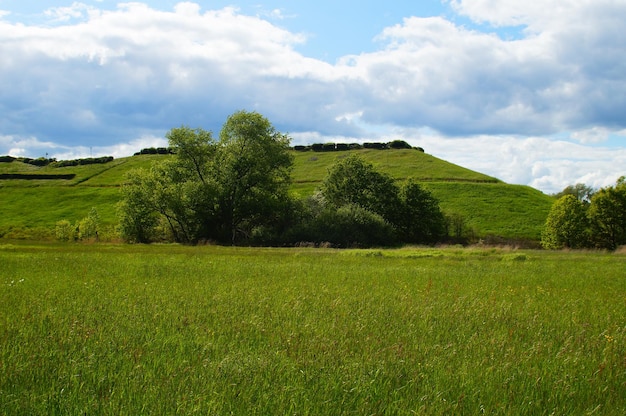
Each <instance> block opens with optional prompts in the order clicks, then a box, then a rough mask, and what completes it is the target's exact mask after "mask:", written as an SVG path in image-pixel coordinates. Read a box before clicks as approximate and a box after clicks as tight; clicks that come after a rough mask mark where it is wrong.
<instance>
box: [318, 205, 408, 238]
mask: <svg viewBox="0 0 626 416" xmlns="http://www.w3.org/2000/svg"><path fill="white" fill-rule="evenodd" d="M314 230H315V233H314V235H313V238H310V239H309V240H313V241H316V242H329V243H332V244H333V246H337V247H372V246H391V245H394V244H396V243H397V239H396V234H395V230H394V228H393V226H392V225H391V224H390V223H389V222H387V221H386V220H385V219H384V218H383V217H382V216H381V215H379V214H377V213H375V212H372V211H370V210H368V209H366V208H364V207H362V206H361V205H358V204H346V205H342V206H340V207H338V208H335V207H326V209H324V210H323V211H322V212H321V213H320V214H319V216H317V217H316V219H315V223H314Z"/></svg>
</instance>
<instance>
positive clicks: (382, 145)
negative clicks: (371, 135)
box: [363, 142, 387, 150]
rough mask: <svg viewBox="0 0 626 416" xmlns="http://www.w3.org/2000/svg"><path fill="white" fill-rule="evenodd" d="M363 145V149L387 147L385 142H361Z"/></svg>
mask: <svg viewBox="0 0 626 416" xmlns="http://www.w3.org/2000/svg"><path fill="white" fill-rule="evenodd" d="M363 147H364V148H365V149H378V150H383V149H387V145H386V144H385V143H369V142H367V143H363Z"/></svg>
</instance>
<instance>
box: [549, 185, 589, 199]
mask: <svg viewBox="0 0 626 416" xmlns="http://www.w3.org/2000/svg"><path fill="white" fill-rule="evenodd" d="M594 192H595V191H594V189H593V188H592V187H590V186H587V185H585V184H584V183H577V184H576V185H568V186H567V187H565V189H563V190H562V191H561V192H559V193H558V194H555V197H556V198H557V199H558V198H561V197H562V196H565V195H574V196H575V197H576V199H578V200H579V201H581V202H584V203H586V204H588V203H589V202H591V198H592V197H593V194H594Z"/></svg>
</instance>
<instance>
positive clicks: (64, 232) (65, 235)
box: [54, 220, 76, 241]
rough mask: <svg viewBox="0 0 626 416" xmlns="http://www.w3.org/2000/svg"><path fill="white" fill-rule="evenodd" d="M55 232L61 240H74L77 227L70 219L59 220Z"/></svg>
mask: <svg viewBox="0 0 626 416" xmlns="http://www.w3.org/2000/svg"><path fill="white" fill-rule="evenodd" d="M54 234H55V236H56V239H57V240H59V241H72V240H75V239H76V228H75V227H73V226H72V223H70V222H69V221H68V220H61V221H57V223H56V227H55V232H54Z"/></svg>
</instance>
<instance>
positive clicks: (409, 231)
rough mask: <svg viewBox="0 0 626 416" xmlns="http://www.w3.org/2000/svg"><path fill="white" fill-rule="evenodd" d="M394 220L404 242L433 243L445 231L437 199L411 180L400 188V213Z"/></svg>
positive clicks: (438, 239) (444, 221) (439, 238)
mask: <svg viewBox="0 0 626 416" xmlns="http://www.w3.org/2000/svg"><path fill="white" fill-rule="evenodd" d="M396 222H397V225H398V230H399V232H400V238H401V239H402V241H404V242H405V243H434V242H437V241H440V240H441V239H442V238H443V237H445V236H446V233H447V229H446V228H447V227H446V219H445V217H444V215H443V212H441V209H440V207H439V201H437V199H436V198H435V197H434V196H433V195H432V194H431V193H430V192H429V191H427V190H426V189H424V188H422V187H421V186H420V185H419V184H418V183H416V182H415V181H413V180H408V181H407V182H406V183H405V184H404V185H403V186H402V188H401V189H400V215H399V217H398V219H397V221H396Z"/></svg>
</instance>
